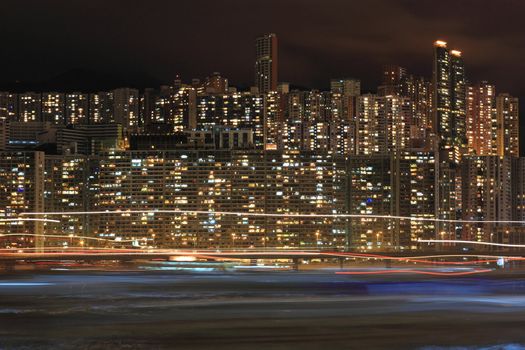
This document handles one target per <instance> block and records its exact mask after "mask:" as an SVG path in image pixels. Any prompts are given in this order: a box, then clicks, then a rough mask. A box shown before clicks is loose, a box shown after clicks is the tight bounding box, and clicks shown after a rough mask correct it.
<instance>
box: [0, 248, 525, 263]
mask: <svg viewBox="0 0 525 350" xmlns="http://www.w3.org/2000/svg"><path fill="white" fill-rule="evenodd" d="M38 249H40V252H25V251H27V250H38ZM20 251H22V252H20ZM0 252H2V253H0V254H3V255H4V256H7V255H9V256H15V255H19V256H24V257H30V256H31V255H33V256H36V257H42V258H45V257H46V256H48V257H52V256H68V255H69V256H70V255H74V254H78V255H86V256H102V257H103V256H108V257H111V256H121V255H126V256H130V255H135V256H138V257H140V256H142V257H147V256H151V255H164V256H194V257H200V258H204V259H217V260H226V259H231V260H241V259H242V258H240V257H242V256H246V258H245V259H249V258H253V257H256V256H260V257H262V258H264V257H265V256H282V257H290V256H302V257H304V256H311V257H332V258H333V257H344V258H354V259H363V260H365V259H374V260H395V261H399V262H414V263H423V264H432V265H472V264H480V263H491V262H495V261H497V259H499V258H502V257H503V256H501V255H496V256H494V255H465V254H463V255H461V254H450V255H428V256H412V257H393V256H386V255H379V254H360V253H342V252H311V251H287V252H283V251H264V252H257V251H254V252H235V251H227V252H217V251H216V250H198V251H196V250H190V251H188V250H171V249H155V248H154V249H147V250H140V251H137V250H136V249H130V248H88V249H87V248H85V247H71V248H69V247H68V248H60V247H43V248H20V249H0ZM46 252H47V253H46ZM447 257H454V258H458V257H463V258H472V257H477V258H479V257H483V258H486V259H485V260H470V261H461V262H456V261H431V260H421V259H428V258H447ZM503 258H505V259H506V260H509V261H510V260H525V258H523V257H513V256H505V257H503Z"/></svg>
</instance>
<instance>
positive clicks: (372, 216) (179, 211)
mask: <svg viewBox="0 0 525 350" xmlns="http://www.w3.org/2000/svg"><path fill="white" fill-rule="evenodd" d="M107 213H116V214H121V215H123V214H145V213H167V214H205V215H237V216H248V217H301V218H306V217H315V218H342V219H345V218H348V219H351V218H370V219H391V220H408V221H416V222H446V223H467V224H468V223H486V224H521V225H523V224H525V221H517V220H452V219H438V218H418V217H412V216H398V215H375V214H313V213H310V214H307V213H250V212H237V211H235V212H234V211H207V210H182V209H146V210H120V209H117V210H103V211H71V212H25V213H20V215H27V216H38V215H49V216H56V215H101V214H107Z"/></svg>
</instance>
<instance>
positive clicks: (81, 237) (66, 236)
mask: <svg viewBox="0 0 525 350" xmlns="http://www.w3.org/2000/svg"><path fill="white" fill-rule="evenodd" d="M11 236H31V237H49V238H68V239H73V238H75V239H84V240H92V241H104V242H112V243H121V242H124V243H127V242H133V241H134V240H118V241H117V240H112V239H109V238H99V237H88V236H69V235H42V234H33V233H0V238H2V237H11Z"/></svg>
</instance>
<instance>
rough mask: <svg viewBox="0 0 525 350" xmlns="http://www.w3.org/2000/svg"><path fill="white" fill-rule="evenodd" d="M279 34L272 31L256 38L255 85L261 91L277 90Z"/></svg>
mask: <svg viewBox="0 0 525 350" xmlns="http://www.w3.org/2000/svg"><path fill="white" fill-rule="evenodd" d="M277 52H278V50H277V35H275V34H273V33H271V34H266V35H263V36H261V37H259V38H257V39H256V40H255V86H256V87H257V88H258V89H259V92H260V93H266V92H268V91H277V74H278V61H277Z"/></svg>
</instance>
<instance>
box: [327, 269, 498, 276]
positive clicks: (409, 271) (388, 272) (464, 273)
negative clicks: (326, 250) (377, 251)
mask: <svg viewBox="0 0 525 350" xmlns="http://www.w3.org/2000/svg"><path fill="white" fill-rule="evenodd" d="M487 272H492V270H490V269H479V270H473V271H459V272H435V271H424V270H413V269H404V270H403V269H402V270H379V271H338V272H336V273H335V274H336V275H394V274H418V275H429V276H468V275H475V274H480V273H487Z"/></svg>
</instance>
